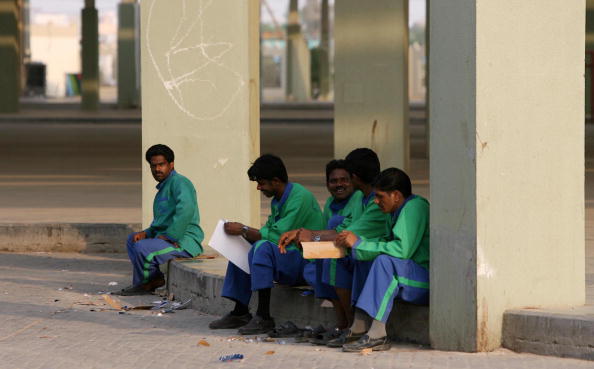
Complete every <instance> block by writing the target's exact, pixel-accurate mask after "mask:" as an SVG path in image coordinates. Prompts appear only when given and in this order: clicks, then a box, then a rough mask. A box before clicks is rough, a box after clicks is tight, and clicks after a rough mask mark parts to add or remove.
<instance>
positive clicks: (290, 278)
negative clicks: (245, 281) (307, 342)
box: [239, 240, 306, 334]
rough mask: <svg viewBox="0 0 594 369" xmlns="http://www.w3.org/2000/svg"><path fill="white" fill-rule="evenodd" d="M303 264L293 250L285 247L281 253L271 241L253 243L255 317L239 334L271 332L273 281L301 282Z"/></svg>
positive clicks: (288, 283)
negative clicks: (256, 303)
mask: <svg viewBox="0 0 594 369" xmlns="http://www.w3.org/2000/svg"><path fill="white" fill-rule="evenodd" d="M305 263H306V261H305V260H304V259H303V257H301V253H300V252H299V250H297V249H296V248H288V249H287V253H286V254H281V253H280V251H279V249H278V246H277V245H276V244H274V243H272V242H270V241H263V240H262V241H258V242H256V243H255V244H254V248H253V257H252V262H251V272H252V276H251V277H252V278H251V279H252V291H258V311H257V312H256V316H254V318H253V319H252V320H251V321H250V322H249V323H248V324H247V325H246V326H244V327H242V328H240V329H239V333H241V334H260V333H267V332H268V331H270V330H272V329H274V319H272V317H270V295H271V291H270V289H271V288H272V285H273V282H274V281H277V282H279V283H281V284H287V285H296V284H299V283H303V282H304V280H303V268H304V266H305Z"/></svg>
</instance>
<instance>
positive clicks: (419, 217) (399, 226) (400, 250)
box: [352, 196, 429, 269]
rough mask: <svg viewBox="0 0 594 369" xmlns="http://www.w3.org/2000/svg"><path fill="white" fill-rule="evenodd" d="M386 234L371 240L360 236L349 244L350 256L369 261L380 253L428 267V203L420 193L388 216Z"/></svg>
mask: <svg viewBox="0 0 594 369" xmlns="http://www.w3.org/2000/svg"><path fill="white" fill-rule="evenodd" d="M389 224H390V228H391V229H392V232H391V235H390V237H385V238H384V239H382V240H378V241H373V240H367V239H365V238H364V237H360V240H359V241H357V243H356V244H355V246H353V250H352V255H353V257H354V258H355V259H357V260H361V261H370V260H373V259H375V257H376V256H378V255H380V254H387V255H390V256H394V257H397V258H399V259H411V260H412V261H414V262H415V263H417V264H419V265H420V266H422V267H424V268H425V269H429V202H428V201H427V200H426V199H424V198H423V197H421V196H414V197H411V198H409V199H408V200H407V201H406V203H404V205H402V207H401V208H400V209H399V211H396V212H395V213H394V214H392V216H391V217H390V218H389Z"/></svg>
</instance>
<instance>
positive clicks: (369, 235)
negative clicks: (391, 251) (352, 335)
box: [279, 148, 387, 347]
mask: <svg viewBox="0 0 594 369" xmlns="http://www.w3.org/2000/svg"><path fill="white" fill-rule="evenodd" d="M345 162H346V164H347V166H348V168H349V171H350V172H351V182H352V184H353V186H354V188H355V190H357V191H356V192H355V193H356V194H357V193H358V195H356V198H358V200H359V201H360V203H359V206H360V210H359V211H354V212H353V214H352V219H348V218H347V219H345V220H344V224H339V225H338V226H336V227H335V228H333V229H327V230H315V228H313V229H314V230H312V229H305V228H302V229H298V230H294V231H291V232H287V233H286V234H283V236H282V237H281V239H280V243H279V246H280V248H281V252H283V251H282V249H284V248H285V247H288V246H289V245H290V244H291V243H295V244H297V245H299V244H300V243H301V242H308V241H334V240H335V239H336V237H337V235H338V232H340V231H343V230H349V231H352V232H354V233H355V234H356V235H358V236H360V237H364V238H365V239H370V240H372V239H379V238H381V237H383V236H385V234H386V232H387V228H386V222H387V216H386V214H384V213H383V212H382V211H381V210H380V208H379V207H378V206H377V204H376V203H375V202H374V198H375V193H374V192H373V186H372V183H373V180H374V179H375V177H376V176H377V175H378V174H379V172H380V162H379V158H378V156H377V154H376V153H375V152H374V151H373V150H371V149H368V148H358V149H355V150H353V151H351V152H350V153H349V154H348V155H347V157H346V158H345ZM322 282H323V283H325V284H329V285H330V286H332V287H334V289H335V292H336V295H337V297H338V300H335V301H333V303H334V307H335V312H336V314H337V328H339V329H338V330H335V331H333V332H331V335H327V336H326V337H325V338H326V339H328V343H327V345H328V346H330V347H341V346H342V345H343V344H344V343H345V340H346V339H347V338H346V337H347V333H348V328H347V327H349V326H350V324H351V323H352V321H353V309H352V303H353V302H352V299H351V289H352V288H353V262H352V260H351V257H350V256H349V255H347V256H346V257H344V258H340V259H327V260H324V262H323V269H322ZM340 328H344V329H342V331H341V330H340Z"/></svg>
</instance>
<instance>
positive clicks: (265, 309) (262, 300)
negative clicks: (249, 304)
mask: <svg viewBox="0 0 594 369" xmlns="http://www.w3.org/2000/svg"><path fill="white" fill-rule="evenodd" d="M270 291H271V289H270V288H264V289H261V290H258V311H256V315H258V316H259V317H262V318H264V319H270Z"/></svg>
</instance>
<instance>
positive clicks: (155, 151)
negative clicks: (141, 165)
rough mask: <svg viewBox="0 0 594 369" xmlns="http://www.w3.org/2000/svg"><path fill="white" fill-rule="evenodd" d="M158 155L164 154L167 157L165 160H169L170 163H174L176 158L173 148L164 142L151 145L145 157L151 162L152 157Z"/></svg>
mask: <svg viewBox="0 0 594 369" xmlns="http://www.w3.org/2000/svg"><path fill="white" fill-rule="evenodd" d="M157 155H163V157H164V158H165V160H167V162H168V163H173V160H174V159H175V155H174V154H173V150H171V149H170V148H169V146H167V145H163V144H157V145H153V146H151V147H149V149H148V150H146V154H145V155H144V158H145V159H146V161H148V162H149V163H150V162H151V158H152V157H153V156H157Z"/></svg>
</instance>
